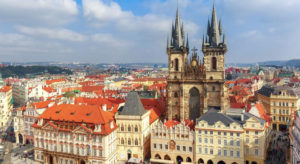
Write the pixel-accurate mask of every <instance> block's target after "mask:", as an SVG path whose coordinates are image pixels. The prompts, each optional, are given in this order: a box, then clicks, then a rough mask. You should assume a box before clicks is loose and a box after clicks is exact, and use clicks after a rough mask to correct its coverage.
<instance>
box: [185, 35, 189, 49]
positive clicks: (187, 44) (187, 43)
mask: <svg viewBox="0 0 300 164" xmlns="http://www.w3.org/2000/svg"><path fill="white" fill-rule="evenodd" d="M185 47H186V49H187V52H188V53H189V51H190V45H189V35H188V34H187V35H186V46H185Z"/></svg>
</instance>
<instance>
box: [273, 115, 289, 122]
mask: <svg viewBox="0 0 300 164" xmlns="http://www.w3.org/2000/svg"><path fill="white" fill-rule="evenodd" d="M276 118H278V121H284V122H286V121H288V120H289V117H283V116H279V117H276V116H273V119H272V121H277V119H276Z"/></svg>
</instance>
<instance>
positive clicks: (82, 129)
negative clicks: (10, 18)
mask: <svg viewBox="0 0 300 164" xmlns="http://www.w3.org/2000/svg"><path fill="white" fill-rule="evenodd" d="M32 127H34V131H35V134H36V135H35V136H34V140H35V144H34V151H35V160H36V161H38V162H44V163H47V161H53V160H57V161H67V162H68V163H89V161H93V163H94V162H95V163H107V164H108V163H117V158H116V157H117V156H116V155H117V150H116V149H117V137H116V136H117V133H116V129H117V126H116V123H115V121H114V116H113V114H112V113H111V112H108V111H104V110H103V109H101V107H100V106H94V105H73V104H61V105H53V106H51V107H49V108H47V109H46V110H45V112H44V113H43V114H41V115H40V116H39V117H38V120H37V121H36V122H35V123H34V124H33V125H32ZM108 150H110V151H108ZM45 152H47V153H45Z"/></svg>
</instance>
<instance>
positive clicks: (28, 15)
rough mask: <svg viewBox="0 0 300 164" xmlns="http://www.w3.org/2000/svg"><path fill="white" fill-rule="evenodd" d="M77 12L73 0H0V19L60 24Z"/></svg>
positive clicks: (72, 17)
mask: <svg viewBox="0 0 300 164" xmlns="http://www.w3.org/2000/svg"><path fill="white" fill-rule="evenodd" d="M77 14H78V8H77V4H76V2H75V1H73V0H0V21H1V20H2V21H3V20H4V21H9V22H12V23H18V24H20V23H24V24H46V25H54V26H56V25H62V24H66V23H69V22H70V21H73V20H74V19H75V17H76V15H77Z"/></svg>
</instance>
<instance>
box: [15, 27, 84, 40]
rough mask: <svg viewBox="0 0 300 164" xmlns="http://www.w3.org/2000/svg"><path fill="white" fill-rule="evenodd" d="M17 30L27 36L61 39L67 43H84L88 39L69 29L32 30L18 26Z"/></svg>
mask: <svg viewBox="0 0 300 164" xmlns="http://www.w3.org/2000/svg"><path fill="white" fill-rule="evenodd" d="M16 29H17V30H18V31H19V32H22V33H24V34H27V35H32V36H36V37H46V38H50V39H59V40H67V41H84V40H86V39H87V38H86V37H85V36H84V35H81V34H79V33H76V32H73V31H71V30H67V29H52V28H51V29H50V28H32V27H25V26H17V27H16Z"/></svg>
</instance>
